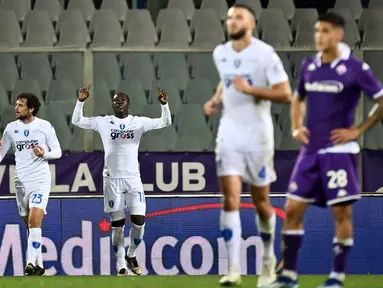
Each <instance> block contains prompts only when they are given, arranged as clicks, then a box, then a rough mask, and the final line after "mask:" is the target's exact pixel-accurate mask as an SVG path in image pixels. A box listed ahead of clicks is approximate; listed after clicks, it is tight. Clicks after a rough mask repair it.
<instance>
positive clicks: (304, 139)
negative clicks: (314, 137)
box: [292, 127, 310, 145]
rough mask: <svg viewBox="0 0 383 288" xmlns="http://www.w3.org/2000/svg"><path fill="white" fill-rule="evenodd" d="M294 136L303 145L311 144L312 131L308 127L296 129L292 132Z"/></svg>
mask: <svg viewBox="0 0 383 288" xmlns="http://www.w3.org/2000/svg"><path fill="white" fill-rule="evenodd" d="M292 136H293V138H294V139H295V140H296V141H298V142H299V143H301V144H303V145H307V144H309V142H310V140H309V137H310V131H309V130H308V129H307V128H306V127H301V128H298V129H295V130H294V131H293V133H292Z"/></svg>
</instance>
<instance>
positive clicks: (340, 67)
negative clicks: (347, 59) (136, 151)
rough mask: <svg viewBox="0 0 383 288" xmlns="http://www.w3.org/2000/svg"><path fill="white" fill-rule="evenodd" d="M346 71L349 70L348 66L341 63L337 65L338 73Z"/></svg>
mask: <svg viewBox="0 0 383 288" xmlns="http://www.w3.org/2000/svg"><path fill="white" fill-rule="evenodd" d="M346 72H347V68H346V66H345V65H344V64H342V65H339V66H338V67H336V73H338V75H343V74H344V73H346Z"/></svg>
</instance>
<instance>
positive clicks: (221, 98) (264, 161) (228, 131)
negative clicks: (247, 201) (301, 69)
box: [205, 4, 291, 287]
mask: <svg viewBox="0 0 383 288" xmlns="http://www.w3.org/2000/svg"><path fill="white" fill-rule="evenodd" d="M254 28H255V14H254V11H253V10H252V9H251V8H249V7H248V6H246V5H241V4H236V5H234V6H233V7H232V8H231V9H230V10H229V11H228V18H227V30H228V33H229V38H230V39H231V41H229V42H227V43H226V44H223V45H219V46H217V47H216V48H215V50H214V52H213V58H214V61H215V64H216V67H217V70H218V72H219V75H220V78H221V82H220V83H219V85H218V87H217V90H216V94H215V95H214V97H213V98H212V99H211V100H210V101H209V102H207V103H206V104H205V113H206V114H207V115H214V114H215V112H217V110H218V108H219V106H220V105H221V104H223V107H224V110H223V114H222V118H221V120H220V124H219V129H218V136H217V140H216V166H217V174H218V176H219V178H220V185H221V189H222V193H223V197H224V199H223V207H222V211H221V220H220V221H221V223H220V224H221V232H222V236H223V238H224V239H225V243H226V249H227V252H228V264H229V267H228V273H227V275H225V276H224V277H222V278H221V280H220V284H221V285H231V284H239V283H240V281H241V268H240V260H241V255H240V246H241V239H242V238H241V220H240V215H239V207H240V201H241V192H242V182H243V181H245V182H247V183H248V184H250V191H251V195H252V198H253V203H254V205H255V207H256V211H257V215H256V222H257V226H258V229H259V230H260V234H261V238H262V240H263V243H264V255H263V266H262V272H261V276H260V278H259V280H258V287H262V286H263V285H265V284H270V283H271V282H273V281H274V280H275V279H276V275H275V265H276V258H275V254H274V238H275V224H276V218H275V213H274V211H273V208H272V206H271V204H270V201H269V192H270V183H272V182H273V181H275V180H276V175H275V171H274V167H273V157H274V133H273V130H274V129H273V121H272V116H271V113H270V106H271V102H270V101H275V102H289V101H290V99H291V88H290V84H289V81H288V76H287V74H286V72H285V70H284V68H283V64H282V62H281V60H280V58H279V57H278V55H277V54H276V52H275V51H274V49H273V48H272V47H271V46H269V45H267V44H266V43H264V42H262V41H260V40H258V39H256V38H254V37H253V30H254Z"/></svg>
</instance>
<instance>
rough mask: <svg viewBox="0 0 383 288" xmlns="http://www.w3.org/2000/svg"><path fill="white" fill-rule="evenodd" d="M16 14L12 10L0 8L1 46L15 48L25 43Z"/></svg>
mask: <svg viewBox="0 0 383 288" xmlns="http://www.w3.org/2000/svg"><path fill="white" fill-rule="evenodd" d="M23 41H24V39H23V35H22V34H21V30H20V26H19V23H18V22H17V18H16V14H15V12H14V11H12V10H0V47H2V48H14V47H18V46H19V45H20V44H21V43H23Z"/></svg>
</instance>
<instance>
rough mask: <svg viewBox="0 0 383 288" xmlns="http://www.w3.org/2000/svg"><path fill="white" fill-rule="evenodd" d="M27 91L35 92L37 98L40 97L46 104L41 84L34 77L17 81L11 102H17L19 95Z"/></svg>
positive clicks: (42, 103)
mask: <svg viewBox="0 0 383 288" xmlns="http://www.w3.org/2000/svg"><path fill="white" fill-rule="evenodd" d="M25 91H28V92H30V93H33V94H35V95H36V96H37V98H39V100H40V102H41V105H44V104H45V101H44V99H43V96H42V94H41V90H40V87H39V84H38V83H37V81H36V80H34V79H28V80H17V81H16V84H15V88H14V89H13V91H12V95H11V104H15V103H16V98H17V96H18V95H19V94H20V93H23V92H25Z"/></svg>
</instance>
